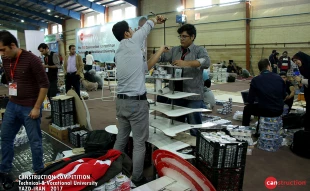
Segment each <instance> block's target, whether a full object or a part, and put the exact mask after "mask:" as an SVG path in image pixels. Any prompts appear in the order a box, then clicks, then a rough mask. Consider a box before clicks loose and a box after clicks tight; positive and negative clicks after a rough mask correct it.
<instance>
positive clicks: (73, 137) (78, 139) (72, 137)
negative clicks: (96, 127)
mask: <svg viewBox="0 0 310 191" xmlns="http://www.w3.org/2000/svg"><path fill="white" fill-rule="evenodd" d="M81 130H84V131H86V132H87V133H85V134H83V135H80V134H75V133H74V132H76V131H81ZM88 132H89V130H88V129H86V128H85V127H77V128H73V129H71V128H69V129H68V134H69V141H70V143H71V144H72V145H74V146H75V147H84V144H85V141H86V137H87V134H88Z"/></svg>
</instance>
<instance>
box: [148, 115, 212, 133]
mask: <svg viewBox="0 0 310 191" xmlns="http://www.w3.org/2000/svg"><path fill="white" fill-rule="evenodd" d="M216 125H217V124H215V123H211V122H208V123H203V124H195V125H191V124H187V123H182V122H178V121H175V122H174V123H173V124H171V121H170V119H167V118H163V117H157V118H156V119H154V118H153V117H152V116H150V126H151V127H154V128H156V129H159V130H161V131H162V132H163V133H164V134H166V135H168V136H170V137H175V136H177V134H178V133H181V132H184V131H187V130H190V129H192V128H200V129H212V128H213V127H215V126H216Z"/></svg>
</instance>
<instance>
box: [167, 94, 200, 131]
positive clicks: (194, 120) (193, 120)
mask: <svg viewBox="0 0 310 191" xmlns="http://www.w3.org/2000/svg"><path fill="white" fill-rule="evenodd" d="M168 103H171V100H169V102H168ZM173 104H174V105H178V106H182V107H187V108H192V109H197V108H204V106H205V104H204V102H203V100H186V99H176V100H173ZM185 118H186V119H187V123H188V124H193V125H194V124H202V117H201V113H200V112H196V113H191V114H188V115H186V116H181V117H177V118H176V120H177V121H180V122H185ZM197 131H198V130H197V129H191V130H190V134H191V135H192V136H196V135H197Z"/></svg>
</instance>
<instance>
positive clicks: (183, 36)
mask: <svg viewBox="0 0 310 191" xmlns="http://www.w3.org/2000/svg"><path fill="white" fill-rule="evenodd" d="M187 37H190V36H189V35H179V36H178V38H179V39H181V40H184V39H186V38H187Z"/></svg>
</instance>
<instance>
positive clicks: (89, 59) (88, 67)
mask: <svg viewBox="0 0 310 191" xmlns="http://www.w3.org/2000/svg"><path fill="white" fill-rule="evenodd" d="M94 63H95V60H94V57H93V55H91V52H88V54H87V55H86V67H85V69H86V71H87V72H88V71H89V70H91V69H92V68H93V64H94Z"/></svg>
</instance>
